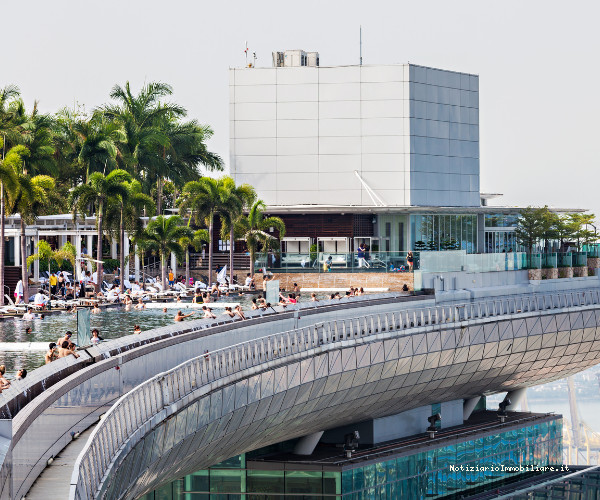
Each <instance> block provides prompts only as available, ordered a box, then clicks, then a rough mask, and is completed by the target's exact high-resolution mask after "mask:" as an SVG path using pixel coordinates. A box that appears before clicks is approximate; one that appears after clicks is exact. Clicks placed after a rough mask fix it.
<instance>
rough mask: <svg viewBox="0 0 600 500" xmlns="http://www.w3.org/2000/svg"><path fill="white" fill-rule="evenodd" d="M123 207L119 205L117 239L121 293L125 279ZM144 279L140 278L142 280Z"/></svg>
mask: <svg viewBox="0 0 600 500" xmlns="http://www.w3.org/2000/svg"><path fill="white" fill-rule="evenodd" d="M124 211H125V210H124V207H123V205H121V231H120V233H121V234H120V235H119V236H120V238H119V239H120V241H119V246H120V247H121V248H119V266H120V267H121V276H120V280H119V285H120V286H119V290H120V292H121V293H123V290H124V288H123V286H124V285H123V280H124V279H125V225H124V224H123V223H124V222H125V221H124V220H123V218H124V214H123V213H124ZM127 278H128V279H129V276H127ZM143 281H144V280H143V279H142V282H143Z"/></svg>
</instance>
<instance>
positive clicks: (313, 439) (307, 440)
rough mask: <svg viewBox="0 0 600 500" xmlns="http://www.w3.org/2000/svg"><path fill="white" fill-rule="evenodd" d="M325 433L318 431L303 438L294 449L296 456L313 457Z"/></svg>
mask: <svg viewBox="0 0 600 500" xmlns="http://www.w3.org/2000/svg"><path fill="white" fill-rule="evenodd" d="M323 432H324V431H318V432H315V433H313V434H309V435H308V436H304V437H301V438H300V439H299V440H298V442H297V443H296V446H295V447H294V455H312V452H313V451H315V448H316V447H317V445H318V444H319V440H320V439H321V436H322V435H323Z"/></svg>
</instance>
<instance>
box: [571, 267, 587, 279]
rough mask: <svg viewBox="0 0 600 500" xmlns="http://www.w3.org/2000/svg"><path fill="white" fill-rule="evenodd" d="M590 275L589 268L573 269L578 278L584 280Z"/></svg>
mask: <svg viewBox="0 0 600 500" xmlns="http://www.w3.org/2000/svg"><path fill="white" fill-rule="evenodd" d="M587 275H588V268H587V266H582V267H574V268H573V276H574V277H576V278H583V277H585V276H587Z"/></svg>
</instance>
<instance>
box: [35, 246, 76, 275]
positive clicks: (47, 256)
mask: <svg viewBox="0 0 600 500" xmlns="http://www.w3.org/2000/svg"><path fill="white" fill-rule="evenodd" d="M37 247H38V251H37V252H36V253H34V254H32V255H30V256H29V257H27V267H30V266H31V264H32V263H33V262H34V261H35V260H46V261H47V262H48V272H52V261H53V260H54V261H56V264H57V265H58V269H60V268H61V266H62V265H63V262H64V261H65V260H68V261H69V262H70V263H71V265H72V266H73V269H75V265H76V256H77V249H76V248H75V247H74V246H73V244H72V243H69V242H68V241H67V242H66V243H65V244H64V245H63V246H62V248H60V249H58V250H52V247H51V246H50V244H49V243H48V242H47V241H45V240H40V241H39V242H38V244H37Z"/></svg>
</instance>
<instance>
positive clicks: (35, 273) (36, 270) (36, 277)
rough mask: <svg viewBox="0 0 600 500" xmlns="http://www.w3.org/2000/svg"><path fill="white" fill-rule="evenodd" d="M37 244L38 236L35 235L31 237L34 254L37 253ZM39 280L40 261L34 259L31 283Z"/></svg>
mask: <svg viewBox="0 0 600 500" xmlns="http://www.w3.org/2000/svg"><path fill="white" fill-rule="evenodd" d="M39 243H40V235H39V234H38V233H36V234H35V236H34V237H33V244H34V249H35V251H36V252H37V249H38V245H39ZM39 280H40V260H39V259H35V260H34V261H33V281H39Z"/></svg>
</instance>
